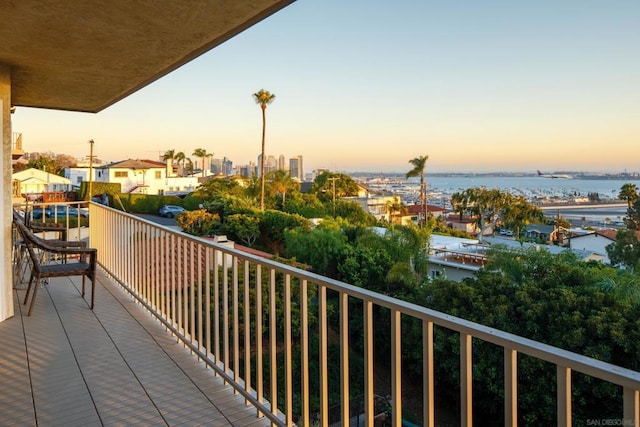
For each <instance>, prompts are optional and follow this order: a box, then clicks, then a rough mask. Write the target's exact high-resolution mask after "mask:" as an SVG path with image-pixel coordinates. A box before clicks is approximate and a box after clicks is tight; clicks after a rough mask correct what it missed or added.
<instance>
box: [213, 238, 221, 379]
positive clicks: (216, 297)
mask: <svg viewBox="0 0 640 427" xmlns="http://www.w3.org/2000/svg"><path fill="white" fill-rule="evenodd" d="M220 256H224V254H223V253H222V252H221V251H219V250H217V249H214V251H213V266H214V267H213V346H214V347H213V348H214V351H213V355H214V358H215V361H216V365H220V272H219V270H220V269H219V268H218V267H219V266H218V259H219V257H220ZM217 375H218V372H217V371H216V376H217Z"/></svg>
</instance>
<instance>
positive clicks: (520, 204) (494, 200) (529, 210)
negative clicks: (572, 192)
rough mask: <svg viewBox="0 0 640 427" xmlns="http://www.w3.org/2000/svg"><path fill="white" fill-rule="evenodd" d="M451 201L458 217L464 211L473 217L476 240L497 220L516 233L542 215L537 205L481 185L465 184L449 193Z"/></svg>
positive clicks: (495, 223)
mask: <svg viewBox="0 0 640 427" xmlns="http://www.w3.org/2000/svg"><path fill="white" fill-rule="evenodd" d="M451 203H452V204H453V206H454V210H455V211H456V212H459V213H460V216H461V217H462V215H463V213H465V212H466V213H468V214H470V215H472V216H474V217H475V218H476V224H477V226H478V228H479V229H480V233H479V236H478V238H479V239H480V240H482V236H483V235H484V233H485V232H486V231H487V230H488V229H489V228H491V227H495V226H496V225H497V224H500V223H503V224H505V225H507V226H508V227H511V228H514V229H516V230H518V233H519V230H520V228H522V227H524V226H526V225H527V224H530V223H531V222H532V221H542V219H543V217H544V215H543V213H542V211H541V210H540V208H538V207H536V206H533V205H531V204H530V203H529V202H527V201H526V200H525V199H524V198H522V197H516V196H513V195H511V194H508V193H503V192H501V191H500V190H497V189H491V190H488V189H486V188H484V187H475V188H468V189H466V190H464V191H462V192H460V193H455V194H453V195H452V197H451Z"/></svg>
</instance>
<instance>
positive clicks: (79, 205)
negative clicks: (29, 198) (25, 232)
mask: <svg viewBox="0 0 640 427" xmlns="http://www.w3.org/2000/svg"><path fill="white" fill-rule="evenodd" d="M13 208H14V210H16V211H17V212H18V213H19V214H20V215H22V216H23V217H24V219H25V222H26V224H30V223H38V222H40V223H45V222H49V223H55V224H62V225H63V226H64V227H63V231H64V237H65V239H66V240H74V241H79V240H86V239H88V237H89V202H87V201H77V202H56V203H14V204H13ZM40 233H41V234H42V235H43V237H46V238H51V237H59V236H57V235H56V234H58V231H40ZM54 235H56V236H54Z"/></svg>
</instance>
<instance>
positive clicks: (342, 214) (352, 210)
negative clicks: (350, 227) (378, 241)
mask: <svg viewBox="0 0 640 427" xmlns="http://www.w3.org/2000/svg"><path fill="white" fill-rule="evenodd" d="M331 204H332V205H333V203H332V202H331ZM334 206H335V212H336V216H337V217H338V218H344V219H346V220H348V221H349V222H350V223H353V224H356V225H362V226H372V225H375V224H376V222H377V221H376V218H375V217H374V216H373V215H371V214H370V213H369V212H366V211H365V210H364V209H362V206H361V205H360V204H359V203H358V202H353V201H351V200H337V201H336V203H335V205H334ZM327 211H329V209H328V208H327Z"/></svg>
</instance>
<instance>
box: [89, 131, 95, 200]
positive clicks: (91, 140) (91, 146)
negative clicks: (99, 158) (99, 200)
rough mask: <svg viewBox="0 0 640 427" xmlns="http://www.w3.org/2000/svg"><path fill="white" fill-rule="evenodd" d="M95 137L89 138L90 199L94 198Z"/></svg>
mask: <svg viewBox="0 0 640 427" xmlns="http://www.w3.org/2000/svg"><path fill="white" fill-rule="evenodd" d="M93 144H94V141H93V139H90V140H89V147H90V148H89V201H91V199H92V198H93Z"/></svg>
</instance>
